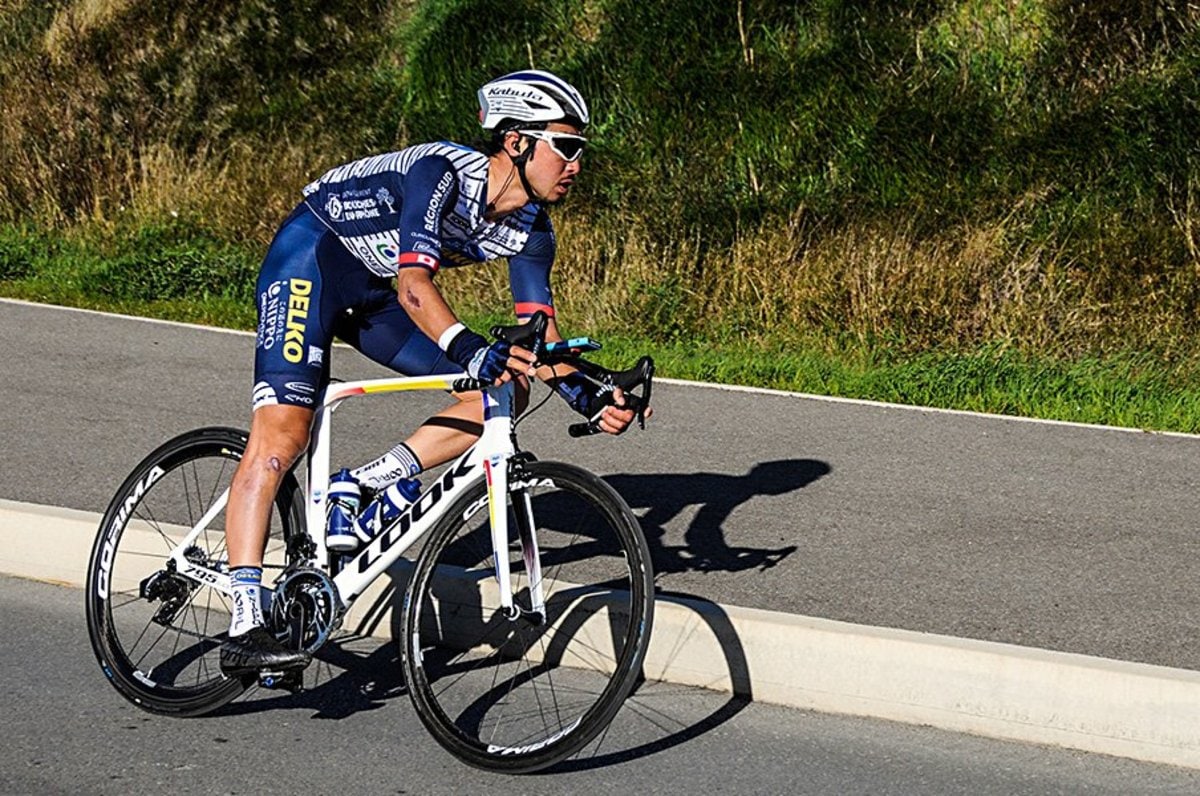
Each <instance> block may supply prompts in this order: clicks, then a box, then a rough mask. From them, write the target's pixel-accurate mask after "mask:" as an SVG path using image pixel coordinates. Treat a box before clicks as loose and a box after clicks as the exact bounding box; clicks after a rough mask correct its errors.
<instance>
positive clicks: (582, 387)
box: [554, 371, 615, 420]
mask: <svg viewBox="0 0 1200 796" xmlns="http://www.w3.org/2000/svg"><path fill="white" fill-rule="evenodd" d="M554 389H555V390H556V391H557V392H558V394H559V395H561V396H562V397H563V400H565V401H566V402H567V405H568V406H570V407H571V408H572V409H574V410H575V411H576V412H578V413H579V414H581V415H583V416H584V417H586V418H587V419H588V420H595V419H596V417H597V416H598V415H599V414H600V413H601V412H602V411H604V407H606V406H612V405H613V404H614V403H615V402H614V401H613V388H612V387H611V386H609V385H607V384H597V383H596V382H594V381H592V380H591V379H589V378H588V377H586V376H584V375H583V374H582V373H579V372H578V371H576V372H574V373H568V374H567V375H566V376H563V377H562V378H560V379H559V380H558V382H557V383H556V384H555V385H554Z"/></svg>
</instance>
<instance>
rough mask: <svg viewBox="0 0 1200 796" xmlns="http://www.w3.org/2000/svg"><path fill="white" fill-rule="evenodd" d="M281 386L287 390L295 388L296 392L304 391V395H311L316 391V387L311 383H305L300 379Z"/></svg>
mask: <svg viewBox="0 0 1200 796" xmlns="http://www.w3.org/2000/svg"><path fill="white" fill-rule="evenodd" d="M283 386H284V387H286V388H287V389H289V390H295V391H296V392H300V393H304V394H305V395H312V394H313V393H314V392H316V391H317V390H316V388H315V387H313V386H312V385H311V384H305V383H304V382H302V381H289V382H288V383H287V384H285V385H283Z"/></svg>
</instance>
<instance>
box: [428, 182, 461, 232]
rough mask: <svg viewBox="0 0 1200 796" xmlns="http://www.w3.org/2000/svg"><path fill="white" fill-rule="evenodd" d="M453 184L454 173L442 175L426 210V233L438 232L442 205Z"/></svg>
mask: <svg viewBox="0 0 1200 796" xmlns="http://www.w3.org/2000/svg"><path fill="white" fill-rule="evenodd" d="M453 184H454V173H453V172H449V171H448V172H446V173H445V174H443V175H442V178H441V179H440V180H438V184H437V187H436V188H434V189H433V194H432V195H431V196H430V197H429V207H427V208H425V231H426V232H430V233H436V232H437V229H438V217H439V216H441V214H442V205H443V204H444V203H445V201H446V193H447V192H448V191H449V190H450V186H451V185H453Z"/></svg>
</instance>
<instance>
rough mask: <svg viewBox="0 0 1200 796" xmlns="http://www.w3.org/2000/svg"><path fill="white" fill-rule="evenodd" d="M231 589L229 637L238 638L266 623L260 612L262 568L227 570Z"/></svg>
mask: <svg viewBox="0 0 1200 796" xmlns="http://www.w3.org/2000/svg"><path fill="white" fill-rule="evenodd" d="M229 581H230V585H231V586H232V587H233V616H232V617H230V620H229V637H230V638H233V637H235V636H240V635H242V634H244V633H248V632H250V631H251V630H253V629H254V628H256V627H262V626H263V625H264V624H266V622H265V621H264V619H263V611H262V567H234V568H233V569H231V570H229Z"/></svg>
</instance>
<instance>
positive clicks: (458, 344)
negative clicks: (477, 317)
mask: <svg viewBox="0 0 1200 796" xmlns="http://www.w3.org/2000/svg"><path fill="white" fill-rule="evenodd" d="M459 326H462V324H459ZM442 336H443V337H445V335H442ZM439 342H441V341H440V340H439ZM487 347H488V342H487V340H485V339H484V337H483V335H481V334H476V333H475V332H472V331H471V330H470V329H468V328H467V327H466V326H462V328H461V329H460V330H459V332H458V334H456V335H454V338H453V339H451V340H450V342H449V343H448V344H447V345H446V348H445V351H446V356H447V357H449V358H450V361H451V362H453V363H454V364H456V365H458V366H459V367H460V368H462V369H463V370H466V371H468V372H469V371H470V367H471V360H472V359H473V358H474V357H475V355H476V354H478V353H479V352H480V351H481V350H483V349H485V348H487Z"/></svg>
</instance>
